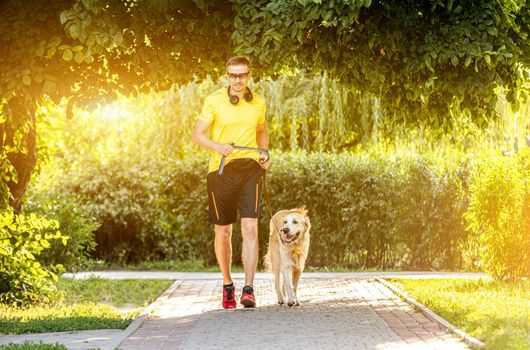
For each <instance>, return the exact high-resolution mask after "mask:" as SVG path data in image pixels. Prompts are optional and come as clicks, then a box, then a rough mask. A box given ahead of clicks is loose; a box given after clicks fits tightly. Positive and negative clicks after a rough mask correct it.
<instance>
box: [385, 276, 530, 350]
mask: <svg viewBox="0 0 530 350" xmlns="http://www.w3.org/2000/svg"><path fill="white" fill-rule="evenodd" d="M392 283H394V284H396V285H398V286H399V287H400V288H402V289H403V290H405V291H406V292H407V294H408V295H410V296H411V297H413V298H414V299H416V300H417V301H419V302H420V303H422V304H424V305H425V306H427V307H428V308H430V309H431V310H433V311H434V312H436V313H437V314H438V315H440V316H441V317H443V318H444V319H446V320H448V321H449V322H451V323H452V324H454V325H455V326H457V327H458V328H461V329H463V330H464V331H465V332H467V333H469V334H471V335H472V336H474V337H477V338H479V339H481V340H483V341H484V342H485V343H486V349H512V350H516V349H519V350H523V349H528V348H529V347H530V339H529V338H528V334H529V333H530V281H528V280H524V281H523V280H518V281H515V282H501V281H493V280H484V279H478V280H466V279H450V280H447V279H437V280H426V279H420V280H410V279H396V280H392Z"/></svg>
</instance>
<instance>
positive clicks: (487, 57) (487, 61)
mask: <svg viewBox="0 0 530 350" xmlns="http://www.w3.org/2000/svg"><path fill="white" fill-rule="evenodd" d="M484 61H486V64H487V65H488V66H489V65H491V57H490V55H488V54H485V55H484Z"/></svg>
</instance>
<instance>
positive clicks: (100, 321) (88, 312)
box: [0, 278, 172, 334]
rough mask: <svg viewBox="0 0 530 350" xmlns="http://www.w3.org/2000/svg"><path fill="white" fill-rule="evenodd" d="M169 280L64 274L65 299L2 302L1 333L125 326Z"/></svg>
mask: <svg viewBox="0 0 530 350" xmlns="http://www.w3.org/2000/svg"><path fill="white" fill-rule="evenodd" d="M171 283H172V281H170V280H104V279H100V278H91V279H88V280H69V279H66V278H61V279H60V280H59V288H60V289H61V290H62V291H63V292H64V294H65V297H64V299H63V300H61V301H59V302H57V303H55V304H53V305H36V306H32V307H27V308H17V307H13V306H6V305H0V334H23V333H43V332H61V331H75V330H89V329H125V328H127V326H128V325H129V324H130V323H131V322H132V320H134V319H135V318H136V317H137V316H138V315H139V314H140V312H141V310H142V309H143V307H145V306H147V305H148V304H149V303H150V302H152V301H154V300H155V299H156V298H157V296H158V295H159V294H160V293H162V292H163V291H164V290H165V289H167V288H168V287H169V286H170V285H171Z"/></svg>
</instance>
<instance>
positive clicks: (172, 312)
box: [0, 272, 482, 350]
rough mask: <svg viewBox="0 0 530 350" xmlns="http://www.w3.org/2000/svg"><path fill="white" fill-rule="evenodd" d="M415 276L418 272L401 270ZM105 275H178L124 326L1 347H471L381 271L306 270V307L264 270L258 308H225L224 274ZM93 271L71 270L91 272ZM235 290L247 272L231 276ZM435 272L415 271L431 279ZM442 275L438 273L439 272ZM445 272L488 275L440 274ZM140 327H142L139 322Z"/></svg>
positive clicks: (302, 295)
mask: <svg viewBox="0 0 530 350" xmlns="http://www.w3.org/2000/svg"><path fill="white" fill-rule="evenodd" d="M403 274H404V275H407V276H409V277H411V278H414V275H412V274H410V273H403ZM110 275H111V276H101V277H103V278H105V277H107V278H109V277H110V278H175V277H177V281H176V282H175V283H174V284H173V286H172V287H171V288H170V289H169V290H168V291H166V292H165V293H164V295H163V296H161V297H160V298H159V299H158V300H157V301H156V302H155V303H154V304H153V305H152V306H151V307H150V311H149V314H148V316H147V317H145V318H144V319H143V320H137V321H135V322H134V323H133V325H134V326H133V325H131V326H130V327H129V328H128V329H127V330H126V331H121V330H95V331H86V332H62V333H48V334H33V335H17V336H0V345H1V344H7V343H10V342H15V343H21V342H23V341H24V340H31V341H40V340H42V341H43V342H45V343H56V342H59V343H61V344H65V345H66V346H67V347H68V348H69V349H74V350H85V349H97V348H99V349H101V350H111V349H115V348H116V346H118V344H120V345H119V346H118V348H119V349H122V350H136V349H141V350H165V349H185V350H187V349H190V350H194V349H226V348H230V349H249V348H252V349H289V350H292V349H304V350H311V349H341V350H343V349H376V350H394V349H422V350H423V349H440V350H442V349H469V348H468V347H467V345H466V344H465V343H463V342H462V341H460V340H459V339H458V338H456V337H455V336H453V335H452V334H449V333H448V332H447V331H446V330H444V329H442V328H441V327H440V326H439V324H438V323H436V322H434V321H431V320H430V319H428V318H426V317H425V316H424V315H423V314H422V313H420V312H417V311H415V310H414V309H413V308H412V307H411V306H410V305H409V304H408V303H406V302H404V301H402V300H401V299H400V298H398V297H397V296H396V295H395V294H394V293H393V292H392V291H391V290H390V289H388V288H387V287H386V286H385V285H383V284H381V283H379V282H377V281H376V280H375V277H381V276H385V275H389V274H388V273H386V274H385V273H378V274H373V273H344V274H340V273H304V274H303V275H302V280H301V282H300V286H299V294H298V296H299V299H300V301H301V303H302V306H301V307H295V308H289V307H287V306H280V305H277V304H276V293H275V292H274V285H273V280H272V275H271V274H264V273H258V274H257V276H256V281H255V284H254V287H255V293H256V299H257V303H258V307H257V308H256V309H243V308H242V307H241V306H240V305H239V306H238V308H237V309H235V310H224V309H222V308H221V306H220V296H221V289H222V284H221V279H220V276H219V275H218V274H204V273H189V274H183V273H177V275H175V273H165V274H164V273H155V274H150V273H143V272H137V273H130V272H124V273H111V274H110ZM87 276H88V275H86V274H79V275H73V276H72V277H74V278H85V277H87ZM233 276H234V281H235V283H236V288H237V290H236V296H238V295H240V293H241V288H242V284H243V275H242V274H240V273H236V274H234V275H233ZM433 276H434V274H426V273H421V274H416V278H418V277H423V278H432V277H433ZM436 276H437V275H436ZM439 277H442V278H449V277H455V278H462V277H464V278H480V277H482V275H461V274H451V275H446V274H442V275H440V276H439ZM138 325H140V326H139V327H138Z"/></svg>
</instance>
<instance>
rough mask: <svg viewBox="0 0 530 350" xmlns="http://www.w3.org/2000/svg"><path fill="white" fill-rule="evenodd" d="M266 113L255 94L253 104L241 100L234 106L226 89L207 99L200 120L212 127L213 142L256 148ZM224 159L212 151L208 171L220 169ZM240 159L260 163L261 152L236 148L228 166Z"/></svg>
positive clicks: (260, 98) (228, 158) (229, 157)
mask: <svg viewBox="0 0 530 350" xmlns="http://www.w3.org/2000/svg"><path fill="white" fill-rule="evenodd" d="M265 111H266V106H265V100H264V99H263V97H261V96H259V95H256V94H253V98H252V100H251V101H250V102H247V101H245V99H244V98H242V99H240V100H239V102H238V103H237V104H235V105H233V104H231V103H230V100H229V98H228V92H227V88H226V87H225V88H221V89H219V90H217V91H215V92H214V93H213V94H211V95H210V96H208V97H206V100H205V102H204V106H203V107H202V111H201V114H200V115H199V117H198V119H200V120H202V121H204V122H206V123H208V124H210V139H211V140H212V141H215V142H218V143H233V144H234V145H236V146H245V147H255V148H257V147H258V142H257V140H256V127H257V126H258V124H263V123H265ZM221 158H222V155H221V154H220V153H218V152H215V151H211V157H210V164H209V166H208V172H212V171H217V170H218V169H219V165H220V163H221ZM238 158H252V159H255V160H256V161H258V162H259V152H258V151H251V150H237V149H234V151H233V152H232V154H230V155H229V156H228V157H226V160H225V165H226V164H228V162H230V161H231V160H234V159H238Z"/></svg>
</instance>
